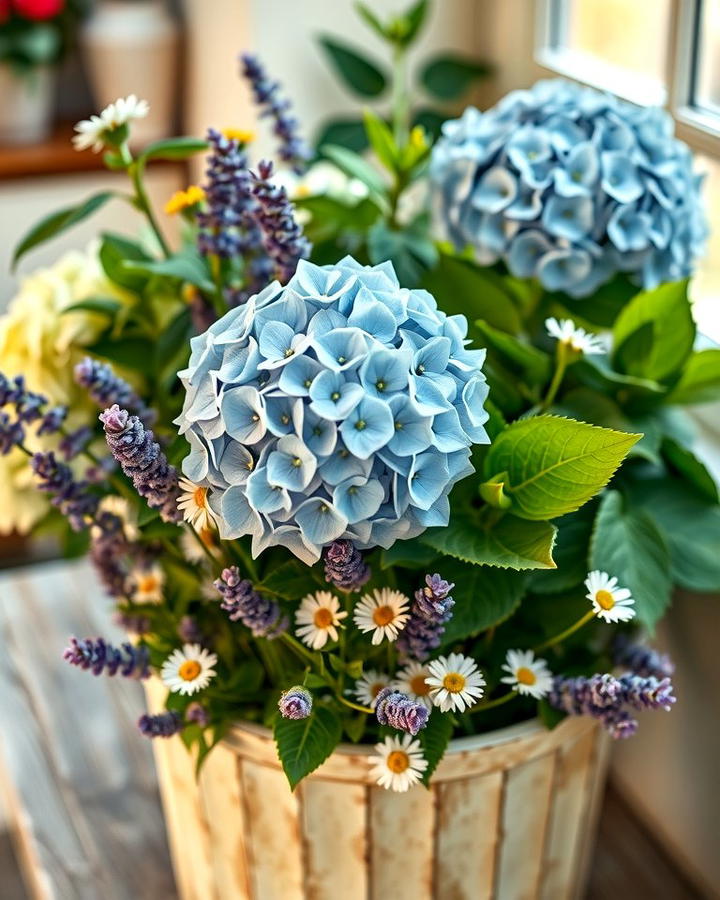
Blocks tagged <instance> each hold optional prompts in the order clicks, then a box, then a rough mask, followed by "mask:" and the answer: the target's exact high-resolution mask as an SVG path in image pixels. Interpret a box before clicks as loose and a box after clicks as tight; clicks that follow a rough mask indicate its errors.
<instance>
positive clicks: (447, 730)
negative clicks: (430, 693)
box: [418, 709, 455, 787]
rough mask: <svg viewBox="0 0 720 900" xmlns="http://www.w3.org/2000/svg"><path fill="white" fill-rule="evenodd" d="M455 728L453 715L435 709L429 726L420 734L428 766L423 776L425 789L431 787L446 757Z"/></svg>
mask: <svg viewBox="0 0 720 900" xmlns="http://www.w3.org/2000/svg"><path fill="white" fill-rule="evenodd" d="M454 727H455V720H454V718H453V716H452V714H451V713H441V712H440V710H439V709H434V710H433V711H432V713H431V714H430V718H429V719H428V723H427V725H426V726H425V728H423V730H422V731H421V732H420V733H419V734H418V738H419V739H420V746H421V747H422V751H423V757H424V758H425V761H426V762H427V764H428V766H427V769H425V771H424V772H423V776H422V783H423V784H424V785H425V787H428V786H429V785H430V778H431V777H432V774H433V772H434V771H435V769H437V767H438V763H439V762H440V760H441V759H442V758H443V756H444V755H445V751H446V750H447V747H448V744H449V743H450V739H451V738H452V734H453V730H454Z"/></svg>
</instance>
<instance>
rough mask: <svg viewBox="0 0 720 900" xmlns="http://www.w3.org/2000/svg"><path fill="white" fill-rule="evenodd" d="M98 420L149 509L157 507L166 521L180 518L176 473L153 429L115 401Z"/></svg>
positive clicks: (119, 460) (116, 456)
mask: <svg viewBox="0 0 720 900" xmlns="http://www.w3.org/2000/svg"><path fill="white" fill-rule="evenodd" d="M100 421H101V422H102V423H103V428H104V429H105V436H106V439H107V443H108V446H109V447H110V450H111V452H112V455H113V456H114V457H115V459H116V460H117V461H118V462H119V463H120V466H121V467H122V470H123V472H124V473H125V474H126V475H127V476H128V477H129V478H131V479H132V482H133V485H134V486H135V490H136V491H137V492H138V494H140V496H141V497H144V498H145V500H146V501H147V504H148V506H150V507H151V508H152V509H159V510H160V516H161V518H162V519H163V520H164V521H165V522H179V521H180V520H181V518H182V515H181V513H180V510H179V509H178V507H177V501H178V497H179V495H180V488H179V486H178V475H177V472H176V470H175V468H174V467H173V466H171V465H170V464H169V463H168V461H167V458H166V457H165V454H164V453H163V452H162V450H161V449H160V445H159V444H157V443H156V442H155V440H154V435H153V433H152V431H149V430H147V429H146V428H145V426H144V425H143V423H142V422H141V421H140V419H139V418H138V417H137V416H131V415H130V413H129V412H128V411H127V410H126V409H120V407H119V406H118V405H117V403H116V404H114V405H113V406H112V407H110V409H106V410H105V412H103V413H101V414H100Z"/></svg>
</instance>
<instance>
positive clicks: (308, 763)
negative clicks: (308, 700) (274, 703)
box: [274, 705, 342, 790]
mask: <svg viewBox="0 0 720 900" xmlns="http://www.w3.org/2000/svg"><path fill="white" fill-rule="evenodd" d="M341 734H342V722H341V720H340V718H339V717H338V716H337V715H336V714H335V713H334V712H333V711H332V710H331V709H328V708H327V707H326V706H318V705H316V706H315V708H314V709H313V711H312V714H311V715H310V716H308V718H307V719H285V718H283V717H282V716H280V715H278V717H277V718H276V720H275V728H274V736H275V742H276V744H277V748H278V756H279V757H280V762H281V763H282V767H283V769H284V770H285V774H286V776H287V779H288V781H289V782H290V787H291V788H292V789H293V790H295V787H296V786H297V784H298V783H299V782H300V781H302V779H303V778H304V777H305V776H306V775H309V774H310V772H313V771H315V769H317V767H318V766H319V765H321V764H322V763H323V762H325V760H326V759H327V758H328V756H330V754H331V753H332V752H333V750H334V749H335V748H336V747H337V745H338V743H339V741H340V735H341Z"/></svg>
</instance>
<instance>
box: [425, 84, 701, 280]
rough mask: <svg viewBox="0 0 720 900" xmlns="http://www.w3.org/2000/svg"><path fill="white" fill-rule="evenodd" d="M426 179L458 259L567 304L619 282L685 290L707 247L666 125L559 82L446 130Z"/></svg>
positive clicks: (691, 178)
mask: <svg viewBox="0 0 720 900" xmlns="http://www.w3.org/2000/svg"><path fill="white" fill-rule="evenodd" d="M430 173H431V180H432V184H433V201H434V207H435V213H436V219H437V221H438V224H439V226H440V228H441V229H442V230H443V231H444V232H445V236H446V237H448V238H449V239H450V240H451V241H452V242H453V243H454V244H455V246H456V247H457V248H458V249H464V248H465V247H467V246H468V245H470V246H472V247H473V248H474V249H475V251H476V254H477V258H478V261H479V262H480V263H481V264H482V265H491V264H493V263H495V262H497V261H498V260H504V262H505V263H506V264H507V266H508V268H509V269H510V271H511V272H512V274H513V275H515V276H517V277H519V278H530V277H536V278H538V279H539V280H540V282H541V283H542V285H543V286H544V287H545V288H547V289H548V290H552V291H564V292H566V293H568V294H570V295H571V296H573V297H585V296H587V295H588V294H591V293H592V292H593V291H595V290H596V289H597V288H598V287H600V285H602V284H604V283H605V282H606V281H609V280H610V279H611V278H612V277H613V276H614V275H615V274H616V273H618V272H624V273H626V274H628V275H629V276H630V278H631V279H632V280H633V281H634V282H635V283H637V284H638V285H641V286H642V287H643V288H645V289H651V288H654V287H657V285H659V284H661V283H664V282H668V281H677V280H679V279H681V278H685V277H687V276H688V275H690V274H691V273H692V269H693V264H694V261H695V260H696V259H697V257H698V256H699V255H700V254H701V253H702V251H703V248H704V244H705V240H706V237H707V221H706V218H705V214H704V211H703V207H702V204H701V197H700V188H701V183H702V177H701V176H699V175H697V174H694V173H693V169H692V156H691V153H690V150H689V149H688V147H687V146H686V145H685V144H683V143H682V142H681V141H679V140H677V139H676V138H675V137H674V136H673V122H672V119H671V118H670V116H669V115H668V114H667V113H666V112H664V111H663V110H661V109H657V108H640V107H636V106H632V105H631V104H629V103H625V102H623V101H621V100H618V99H617V98H616V97H613V96H612V95H610V94H604V93H600V92H599V91H595V90H592V89H591V88H585V87H580V86H579V85H576V84H573V83H571V82H568V81H564V80H562V79H554V80H550V81H539V82H538V83H537V84H535V85H534V86H533V87H532V88H531V89H530V90H522V91H513V92H512V93H510V94H508V95H507V96H506V97H505V98H504V99H503V100H501V101H500V103H498V104H497V106H494V107H493V108H492V109H490V110H488V111H487V112H485V113H480V112H478V110H477V109H474V108H473V107H469V108H468V109H466V110H465V112H464V113H463V115H462V117H461V118H460V119H457V120H455V121H451V122H446V123H445V125H444V126H443V137H442V138H441V139H440V140H439V141H438V143H437V144H436V146H435V149H434V150H433V156H432V163H431V169H430Z"/></svg>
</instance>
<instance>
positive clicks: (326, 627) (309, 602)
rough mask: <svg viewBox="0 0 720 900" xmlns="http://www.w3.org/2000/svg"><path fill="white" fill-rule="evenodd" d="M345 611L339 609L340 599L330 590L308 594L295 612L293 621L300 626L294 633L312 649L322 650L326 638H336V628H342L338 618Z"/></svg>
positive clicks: (341, 616) (341, 617) (344, 613)
mask: <svg viewBox="0 0 720 900" xmlns="http://www.w3.org/2000/svg"><path fill="white" fill-rule="evenodd" d="M346 616H347V613H346V612H345V611H344V610H341V609H340V601H339V600H338V598H337V597H335V596H334V595H333V594H331V593H330V591H317V592H316V593H315V594H308V595H307V597H305V598H304V599H303V600H302V601H301V603H300V607H299V608H298V609H297V611H296V612H295V623H296V624H297V625H298V626H300V627H299V628H296V629H295V634H297V636H298V637H299V638H300V640H301V641H302V642H303V644H307V645H308V647H312V649H313V650H322V648H323V647H324V646H325V644H327V642H328V639H330V640H331V641H336V640H337V639H338V632H337V630H338V628H339V627H340V628H342V625H341V624H340V620H341V619H344V618H345V617H346Z"/></svg>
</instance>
